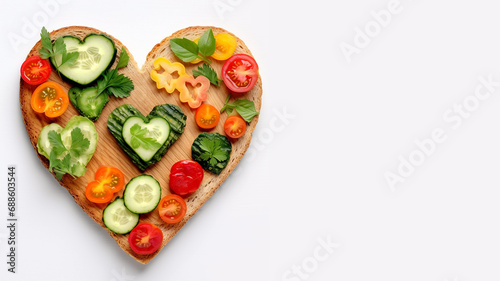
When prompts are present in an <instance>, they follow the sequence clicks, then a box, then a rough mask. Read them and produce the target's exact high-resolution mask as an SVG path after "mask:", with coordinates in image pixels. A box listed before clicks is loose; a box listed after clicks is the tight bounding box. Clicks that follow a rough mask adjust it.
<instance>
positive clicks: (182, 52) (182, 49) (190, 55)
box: [170, 38, 198, 62]
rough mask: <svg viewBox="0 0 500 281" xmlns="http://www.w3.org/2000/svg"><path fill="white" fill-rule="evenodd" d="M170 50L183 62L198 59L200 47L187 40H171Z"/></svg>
mask: <svg viewBox="0 0 500 281" xmlns="http://www.w3.org/2000/svg"><path fill="white" fill-rule="evenodd" d="M170 49H171V50H172V52H173V53H174V54H175V55H176V56H177V57H178V58H179V59H180V60H182V61H183V62H190V61H192V60H194V59H196V58H198V45H197V44H196V43H195V42H193V41H191V40H189V39H187V38H173V39H170Z"/></svg>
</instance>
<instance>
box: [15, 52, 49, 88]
mask: <svg viewBox="0 0 500 281" xmlns="http://www.w3.org/2000/svg"><path fill="white" fill-rule="evenodd" d="M51 71H52V69H51V68H50V63H49V61H48V60H45V59H42V58H40V57H39V56H32V57H29V58H27V59H26V60H25V61H24V63H23V65H21V78H23V80H24V81H25V82H26V83H28V84H30V85H39V84H42V83H43V82H45V81H46V80H47V79H48V78H49V76H50V72H51Z"/></svg>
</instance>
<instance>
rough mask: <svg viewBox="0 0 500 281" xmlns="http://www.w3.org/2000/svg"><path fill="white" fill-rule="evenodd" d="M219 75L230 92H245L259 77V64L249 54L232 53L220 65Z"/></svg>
mask: <svg viewBox="0 0 500 281" xmlns="http://www.w3.org/2000/svg"><path fill="white" fill-rule="evenodd" d="M221 76H222V81H224V84H226V87H227V88H228V89H229V90H230V91H231V92H233V93H246V92H248V91H250V90H251V89H252V88H253V86H255V83H256V82H257V79H259V66H258V65H257V62H256V61H255V60H254V59H253V58H252V57H251V56H249V55H246V54H237V55H233V56H232V57H230V58H229V59H228V60H227V61H226V62H225V63H224V65H223V66H222V72H221Z"/></svg>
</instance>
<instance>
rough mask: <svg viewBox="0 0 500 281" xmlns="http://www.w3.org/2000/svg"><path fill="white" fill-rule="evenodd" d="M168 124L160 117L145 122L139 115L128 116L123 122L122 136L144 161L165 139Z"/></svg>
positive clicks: (168, 128)
mask: <svg viewBox="0 0 500 281" xmlns="http://www.w3.org/2000/svg"><path fill="white" fill-rule="evenodd" d="M169 134H170V125H169V124H168V122H167V120H165V119H164V118H162V117H154V118H151V119H149V122H145V121H144V120H143V119H142V118H141V117H138V116H133V117H129V118H128V119H127V120H126V121H125V123H123V129H122V136H123V139H124V140H125V142H126V143H127V144H128V145H129V146H130V147H131V148H132V149H133V150H134V151H135V153H137V155H139V157H141V159H142V160H144V161H149V160H151V158H153V156H154V155H155V154H156V152H158V150H160V148H161V147H162V146H163V144H164V143H165V142H166V141H167V138H168V135H169Z"/></svg>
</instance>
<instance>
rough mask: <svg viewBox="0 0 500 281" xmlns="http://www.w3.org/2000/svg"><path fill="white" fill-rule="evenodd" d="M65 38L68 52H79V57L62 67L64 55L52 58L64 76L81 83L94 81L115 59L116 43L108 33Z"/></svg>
mask: <svg viewBox="0 0 500 281" xmlns="http://www.w3.org/2000/svg"><path fill="white" fill-rule="evenodd" d="M63 40H64V43H65V44H66V51H67V52H68V53H71V52H78V53H79V55H78V59H77V60H76V62H75V63H74V64H73V65H71V66H70V65H67V64H65V65H62V66H60V67H58V66H59V65H60V64H61V58H62V55H57V56H55V57H52V58H51V59H50V60H51V62H52V64H53V65H54V67H55V68H56V69H57V71H58V72H59V73H61V75H62V76H64V77H66V78H67V79H69V80H71V81H73V82H75V83H78V84H80V85H87V84H90V83H92V82H94V81H95V80H96V79H97V78H98V77H99V76H100V75H101V74H102V73H103V72H104V71H105V70H106V69H108V68H109V67H110V66H111V65H112V64H113V62H114V60H115V56H116V48H115V43H114V42H113V40H112V39H111V38H110V37H108V36H107V35H104V34H95V33H92V34H89V35H87V37H85V38H84V39H83V41H81V40H80V39H79V38H77V37H74V36H64V37H63Z"/></svg>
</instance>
